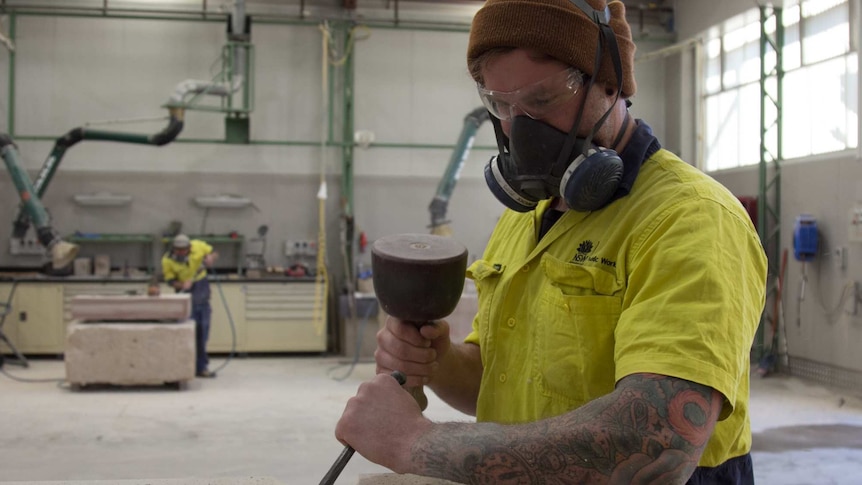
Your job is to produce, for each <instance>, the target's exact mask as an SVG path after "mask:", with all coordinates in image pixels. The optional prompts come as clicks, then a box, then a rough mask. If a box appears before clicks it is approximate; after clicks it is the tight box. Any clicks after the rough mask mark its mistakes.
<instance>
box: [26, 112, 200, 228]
mask: <svg viewBox="0 0 862 485" xmlns="http://www.w3.org/2000/svg"><path fill="white" fill-rule="evenodd" d="M184 113H185V112H184V111H183V110H182V109H171V110H170V120H169V121H168V125H167V126H166V127H165V128H163V129H162V131H159V132H158V133H155V134H152V135H142V134H138V133H123V132H113V131H104V130H90V129H87V128H80V127H79V128H74V129H72V130H70V131H69V132H68V133H66V134H65V135H63V136H61V137H60V138H57V140H56V141H55V142H54V148H53V149H52V150H51V153H50V154H49V155H48V158H47V159H45V163H44V164H42V169H41V170H40V171H39V175H38V176H37V177H36V181H35V182H34V183H33V192H32V193H33V195H34V196H36V197H42V196H43V195H44V194H45V191H46V190H47V189H48V184H49V183H50V182H51V179H52V178H54V174H55V173H56V172H57V167H58V166H59V165H60V162H61V161H62V160H63V155H64V154H65V153H66V150H68V149H69V148H71V147H72V146H74V145H75V144H77V143H78V142H80V141H82V140H97V141H116V142H121V143H136V144H142V145H154V146H162V145H165V144H168V143H170V142H171V141H173V140H174V139H175V138H176V137H177V135H179V134H180V132H181V131H182V129H183V116H184ZM29 225H30V220H29V215H28V213H27V212H25V211H22V210H19V211H18V215H17V216H16V217H15V222H14V224H13V228H12V235H13V237H16V238H19V239H20V238H22V237H24V234H25V233H26V232H27V228H28V227H29Z"/></svg>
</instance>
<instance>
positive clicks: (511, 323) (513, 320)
mask: <svg viewBox="0 0 862 485" xmlns="http://www.w3.org/2000/svg"><path fill="white" fill-rule="evenodd" d="M506 324H507V325H509V327H514V326H515V319H514V318H510V319H509V320H508V321H507V322H506Z"/></svg>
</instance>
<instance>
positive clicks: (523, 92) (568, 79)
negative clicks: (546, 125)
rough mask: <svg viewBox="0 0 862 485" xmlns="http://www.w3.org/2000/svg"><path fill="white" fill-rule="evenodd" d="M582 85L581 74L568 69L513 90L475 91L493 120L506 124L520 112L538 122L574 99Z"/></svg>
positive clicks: (479, 88) (478, 86) (481, 89)
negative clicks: (505, 122)
mask: <svg viewBox="0 0 862 485" xmlns="http://www.w3.org/2000/svg"><path fill="white" fill-rule="evenodd" d="M583 83H584V78H583V74H581V72H580V71H578V70H577V69H575V68H574V67H569V68H566V69H564V70H562V71H560V72H558V73H556V74H553V75H551V76H548V77H546V78H545V79H542V80H541V81H537V82H535V83H533V84H530V85H528V86H524V87H522V88H520V89H516V90H514V91H509V92H502V91H491V90H488V89H485V88H484V87H482V86H481V85H477V86H476V88H477V89H478V91H479V97H480V98H482V104H484V105H485V107H486V108H488V111H490V112H491V114H492V115H494V116H495V117H496V118H497V119H499V120H501V121H509V120H511V119H512V118H514V117H515V116H516V115H517V114H518V113H519V112H520V113H524V114H525V115H527V116H529V117H530V118H533V119H534V120H538V119H541V118H544V117H545V116H547V115H549V114H550V113H552V112H553V111H555V110H557V109H558V108H559V107H560V106H562V105H563V104H565V103H566V102H567V101H569V100H571V99H572V98H574V97H575V94H577V93H578V89H580V87H581V86H582V85H583Z"/></svg>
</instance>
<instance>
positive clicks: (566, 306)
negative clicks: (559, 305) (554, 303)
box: [563, 303, 570, 311]
mask: <svg viewBox="0 0 862 485" xmlns="http://www.w3.org/2000/svg"><path fill="white" fill-rule="evenodd" d="M563 308H565V309H566V311H569V310H570V308H569V304H568V303H564V304H563Z"/></svg>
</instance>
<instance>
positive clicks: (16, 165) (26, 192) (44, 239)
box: [0, 133, 78, 268]
mask: <svg viewBox="0 0 862 485" xmlns="http://www.w3.org/2000/svg"><path fill="white" fill-rule="evenodd" d="M0 155H2V156H3V160H4V161H5V162H6V169H7V170H8V171H9V176H10V177H11V178H12V182H13V183H14V184H15V188H16V189H17V190H18V194H19V196H20V198H21V206H22V209H23V212H22V214H26V217H28V219H29V220H30V221H33V225H34V226H36V236H37V237H38V238H39V243H41V244H42V246H43V247H45V248H46V250H47V251H48V254H50V255H51V263H52V264H53V266H54V267H55V268H62V267H63V266H66V265H68V264H69V263H71V262H72V260H73V259H75V256H76V255H77V254H78V246H77V245H75V244H71V243H68V242H66V241H63V239H62V238H61V237H60V236H59V234H57V231H55V230H54V228H52V227H51V219H50V217H49V216H48V211H46V210H45V207H44V206H43V205H42V201H41V200H40V199H39V196H38V195H36V192H35V191H34V190H33V185H32V184H31V183H30V176H29V175H28V174H27V171H26V170H24V168H23V167H22V166H21V162H20V161H19V159H18V150H17V149H16V148H15V143H14V142H13V141H12V138H11V137H10V136H9V135H7V134H5V133H3V134H0ZM26 230H27V228H26V227H25V228H24V231H25V232H26Z"/></svg>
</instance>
